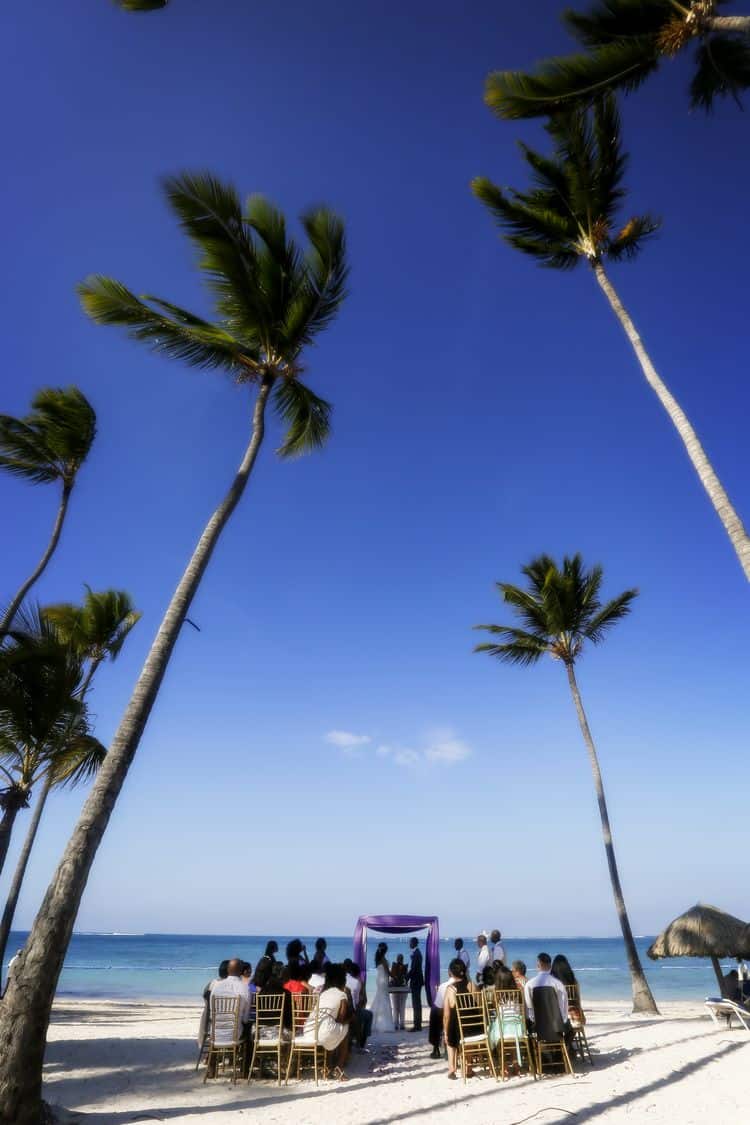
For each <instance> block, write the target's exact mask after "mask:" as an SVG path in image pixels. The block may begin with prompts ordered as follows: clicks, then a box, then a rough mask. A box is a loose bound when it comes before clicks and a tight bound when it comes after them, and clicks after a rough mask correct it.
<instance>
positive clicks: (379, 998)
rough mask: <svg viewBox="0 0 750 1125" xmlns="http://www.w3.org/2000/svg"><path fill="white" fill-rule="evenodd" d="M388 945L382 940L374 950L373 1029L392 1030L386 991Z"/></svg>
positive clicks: (389, 999)
mask: <svg viewBox="0 0 750 1125" xmlns="http://www.w3.org/2000/svg"><path fill="white" fill-rule="evenodd" d="M387 952H388V946H387V945H386V943H385V942H384V941H381V943H380V945H379V946H378V948H377V949H376V951H375V981H376V987H375V999H374V1000H373V1002H372V1029H373V1031H381V1032H382V1031H393V1012H392V1011H391V998H390V994H389V992H388V982H389V980H390V973H389V972H388V962H387V960H386V957H385V955H386V953H387Z"/></svg>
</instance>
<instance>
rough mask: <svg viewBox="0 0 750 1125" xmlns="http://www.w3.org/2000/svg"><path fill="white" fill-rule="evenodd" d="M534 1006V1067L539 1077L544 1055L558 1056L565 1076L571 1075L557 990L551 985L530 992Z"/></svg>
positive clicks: (541, 1071)
mask: <svg viewBox="0 0 750 1125" xmlns="http://www.w3.org/2000/svg"><path fill="white" fill-rule="evenodd" d="M531 999H532V1001H533V1004H534V1036H535V1039H534V1043H535V1046H536V1065H537V1070H538V1072H539V1075H540V1077H541V1076H542V1075H543V1074H544V1055H545V1054H546V1055H547V1056H548V1057H549V1056H550V1055H551V1056H553V1057H554V1056H555V1055H559V1057H560V1061H561V1062H562V1065H563V1069H564V1070H565V1072H566V1074H572V1073H573V1067H572V1065H571V1062H570V1055H569V1054H568V1048H567V1047H566V1045H565V1026H564V1024H563V1019H562V1015H561V1014H560V1004H559V1001H558V999H557V989H555V988H552V987H551V985H545V986H544V987H541V988H534V989H532V991H531Z"/></svg>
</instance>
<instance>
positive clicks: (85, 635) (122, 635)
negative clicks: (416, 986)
mask: <svg viewBox="0 0 750 1125" xmlns="http://www.w3.org/2000/svg"><path fill="white" fill-rule="evenodd" d="M42 616H43V618H44V619H45V620H46V621H47V622H49V623H51V624H52V626H53V627H54V629H55V631H56V633H57V636H58V637H59V639H60V640H61V641H62V643H63V644H65V645H68V646H71V647H72V649H73V651H74V653H75V655H76V656H77V658H78V659H79V660H80V661H82V662H84V663H85V662H88V667H87V669H86V672H85V674H84V676H83V679H82V681H81V686H80V688H79V690H78V693H77V698H78V701H79V702H80V703H81V704H84V703H85V701H86V696H87V694H88V692H89V690H90V687H91V683H92V680H93V678H94V676H95V675H96V671H97V669H98V668H99V665H100V664H101V663H102V661H103V660H106V659H109V660H115V659H116V658H117V656H118V654H119V652H120V650H121V648H122V646H123V644H124V643H125V641H126V639H127V636H128V634H129V633H130V630H131V629H132V628H133V626H134V625H135V624H136V623H137V622H138V621H139V620H140V617H141V614H140V613H138V612H137V611H136V610H135V608H134V606H133V601H132V598H131V597H130V595H129V594H128V593H126V592H125V591H124V590H102V591H99V592H96V593H95V592H94V591H93V590H92V589H91V588H90V587H89V586H86V596H85V599H84V602H83V605H75V604H73V603H69V602H66V603H62V604H60V605H53V606H46V607H45V609H44V610H42ZM100 745H101V744H100V743H99V742H98V741H97V740H96V739H92V738H90V737H88V740H86V737H85V736H82V735H80V734H79V735H78V736H76V737H73V731H71V732H70V737H66V738H65V739H64V740H63V744H62V746H61V748H60V749H59V750H58V751H57V753H56V754H55V759H54V762H53V768H52V769H49V770H47V771H46V773H45V775H44V782H43V785H42V790H41V792H40V794H39V797H38V799H37V803H36V806H35V808H34V812H33V815H32V817H31V823H30V824H29V828H28V831H27V833H26V839H25V841H24V845H23V848H22V849H21V854H20V856H19V857H18V862H17V864H16V870H15V873H14V875H13V881H12V883H11V885H10V890H9V891H8V898H7V901H6V903H5V909H4V911H3V915H2V918H1V919H0V973H1V971H2V965H3V960H4V958H5V950H6V948H7V945H8V937H9V936H10V931H11V927H12V925H13V918H14V916H15V913H16V906H17V904H18V896H19V895H20V893H21V887H22V885H23V880H24V877H25V875H26V867H27V866H28V862H29V857H30V856H31V849H32V848H33V846H34V841H35V840H36V834H37V831H38V829H39V823H40V821H41V819H42V813H43V812H44V808H45V805H46V803H47V798H48V796H49V794H50V792H51V791H52V789H56V788H60V787H62V786H64V785H67V786H73V785H77V784H78V783H79V782H83V781H87V780H88V779H89V777H92V776H93V775H94V773H95V771H96V770H97V769H98V767H99V765H100V764H101V759H100V757H99V755H98V747H99V746H100ZM86 747H88V752H86ZM81 752H84V756H83V758H81Z"/></svg>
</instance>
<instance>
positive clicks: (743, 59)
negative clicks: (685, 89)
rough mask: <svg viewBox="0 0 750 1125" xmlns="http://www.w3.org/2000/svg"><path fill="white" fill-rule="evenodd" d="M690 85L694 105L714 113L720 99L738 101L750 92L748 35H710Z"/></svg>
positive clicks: (698, 57) (697, 62) (704, 41)
mask: <svg viewBox="0 0 750 1125" xmlns="http://www.w3.org/2000/svg"><path fill="white" fill-rule="evenodd" d="M695 62H696V71H695V74H694V76H693V80H692V82H691V83H690V105H691V106H692V107H693V109H705V110H707V111H708V112H710V111H711V110H712V109H713V106H714V100H715V99H716V98H727V97H731V98H734V100H735V102H737V104H738V105H740V104H741V103H740V94H741V93H742V92H743V91H744V90H747V89H750V42H749V41H748V38H747V36H745V35H710V36H708V37H707V38H706V39H704V40H703V41H702V43H701V45H700V46H699V47H698V50H697V51H696V55H695Z"/></svg>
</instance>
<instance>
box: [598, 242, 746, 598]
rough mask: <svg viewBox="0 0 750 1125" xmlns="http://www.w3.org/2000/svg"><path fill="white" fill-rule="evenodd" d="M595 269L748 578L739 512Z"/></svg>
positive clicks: (600, 271) (613, 294) (614, 294)
mask: <svg viewBox="0 0 750 1125" xmlns="http://www.w3.org/2000/svg"><path fill="white" fill-rule="evenodd" d="M593 269H594V273H595V274H596V280H597V281H598V282H599V284H600V286H601V287H602V289H603V290H604V293H605V296H606V297H607V300H608V301H609V303H610V305H611V307H612V310H613V312H614V314H615V316H616V317H617V319H618V320H619V322H620V324H621V325H622V328H623V330H624V332H625V335H626V336H627V338H628V340H630V343H631V345H632V347H633V351H634V352H635V354H636V356H637V357H638V362H639V363H640V365H641V369H642V371H643V374H644V375H645V376H646V381H647V382H648V384H649V386H650V387H651V389H652V390H653V391H654V393H655V394H656V397H657V398H658V399H659V402H660V403H661V404H662V406H663V407H664V409H665V410H666V412H667V414H668V415H669V417H670V420H671V422H672V425H673V426H674V428H675V429H676V430H677V433H678V434H679V435H680V438H681V439H682V443H683V445H684V446H685V449H686V451H687V455H688V457H689V458H690V460H691V462H692V464H693V468H694V469H695V471H696V473H697V474H698V476H699V478H700V482H701V484H702V485H703V487H704V488H705V490H706V492H707V493H708V498H709V500H710V501H711V503H712V504H713V506H714V510H715V511H716V514H717V516H718V517H719V519H720V520H721V522H722V523H723V524H724V530H725V531H726V533H727V535H728V536H729V539H730V542H731V544H732V546H733V547H734V550H735V554H736V555H737V558H738V559H739V562H740V566H741V567H742V569H743V571H744V572H745V578H747V580H748V582H750V536H748V534H747V531H746V530H745V526H744V524H743V522H742V520H741V519H740V517H739V516H738V514H737V512H736V511H735V510H734V507H733V505H732V503H731V501H730V499H729V497H728V496H727V494H726V492H725V490H724V486H723V485H722V483H721V481H720V480H719V478H718V477H717V475H716V473H715V472H714V470H713V467H712V465H711V462H710V461H709V459H708V457H707V456H706V453H705V450H704V449H703V446H702V445H701V443H700V440H699V438H698V435H697V434H696V432H695V430H694V429H693V427H692V426H691V424H690V422H689V421H688V417H687V415H686V414H685V412H684V410H683V409H682V407H681V406H680V404H679V403H678V402H677V400H676V399H675V398H674V396H673V395H672V394H671V393H670V391H669V390H668V389H667V387H666V384H665V383H663V382H662V380H661V379H660V378H659V376H658V375H657V373H656V369H655V368H654V365H653V363H652V362H651V359H650V358H649V355H648V352H647V351H646V349H645V347H644V346H643V341H642V340H641V337H640V336H639V334H638V331H637V329H636V327H635V325H634V324H633V321H632V320H631V319H630V316H629V314H628V312H627V310H626V309H625V307H624V305H623V304H622V302H621V300H620V298H619V297H618V295H617V292H616V290H615V288H614V286H613V285H612V282H611V281H610V280H609V278H608V277H607V275H606V273H605V272H604V267H603V266H602V264H601V262H595V263H594V267H593Z"/></svg>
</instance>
